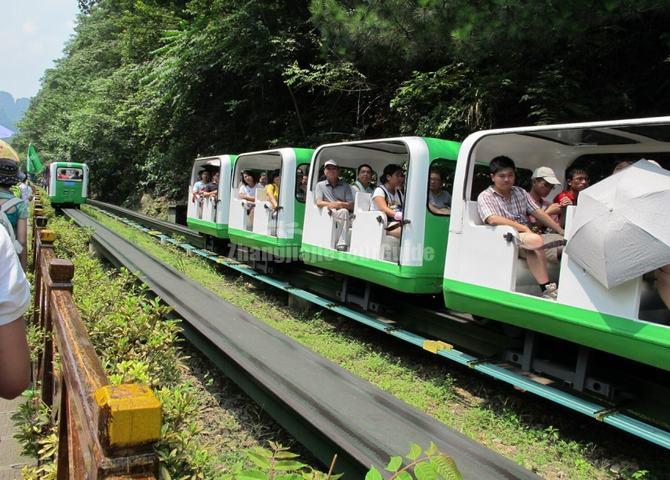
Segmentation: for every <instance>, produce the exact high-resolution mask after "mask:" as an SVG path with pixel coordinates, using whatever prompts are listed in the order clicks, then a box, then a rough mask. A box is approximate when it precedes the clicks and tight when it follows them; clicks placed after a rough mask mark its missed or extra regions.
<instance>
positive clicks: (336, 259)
mask: <svg viewBox="0 0 670 480" xmlns="http://www.w3.org/2000/svg"><path fill="white" fill-rule="evenodd" d="M459 147H460V144H459V143H457V142H451V141H447V140H439V139H434V138H421V137H398V138H388V139H380V140H367V141H357V142H345V143H335V144H329V145H322V146H320V147H319V148H318V149H317V150H316V152H315V154H314V158H313V160H312V165H311V168H310V178H309V188H308V191H307V201H306V204H305V229H304V233H303V243H302V250H301V251H302V257H303V261H304V262H305V263H307V264H310V265H314V266H317V267H321V268H324V269H327V270H333V271H336V272H339V273H342V274H344V275H347V276H350V277H353V278H357V279H361V280H365V281H367V282H370V283H373V284H377V285H382V286H385V287H388V288H391V289H394V290H398V291H401V292H406V293H440V292H441V288H442V287H441V284H442V276H443V268H444V258H445V257H444V255H445V254H444V252H445V251H446V247H447V235H446V232H447V231H448V229H449V216H447V215H437V214H434V213H432V211H430V210H429V209H428V207H427V205H428V178H429V170H430V169H431V167H435V168H437V167H438V166H439V167H440V169H441V170H442V171H445V170H447V171H448V170H451V172H453V170H454V169H455V166H456V163H455V162H456V158H457V155H458V151H459ZM330 159H332V160H335V161H336V162H337V163H338V165H339V167H340V169H341V170H345V169H350V172H352V175H355V172H356V169H357V168H358V167H359V166H360V165H361V164H368V165H370V166H371V167H372V169H373V170H374V171H375V172H377V175H379V176H381V172H382V171H383V169H384V167H386V166H387V165H389V164H398V165H402V166H404V167H405V168H406V172H407V176H406V182H405V185H406V190H405V204H404V208H403V216H404V220H403V223H404V225H403V227H402V228H403V229H402V233H401V237H400V239H398V238H395V237H393V236H391V235H388V233H387V232H386V223H387V218H386V215H385V214H383V213H382V212H378V211H371V209H370V205H371V202H372V199H371V195H370V194H369V193H362V192H358V193H356V194H355V199H354V211H353V216H352V217H353V219H352V221H351V229H350V231H349V234H348V239H349V242H348V243H349V248H348V251H338V250H336V249H335V242H336V239H335V236H334V232H335V223H334V222H335V220H334V218H333V216H332V215H331V214H330V212H329V211H328V209H327V208H319V207H317V206H316V201H315V197H314V191H315V188H316V184H317V182H318V181H319V175H318V173H319V172H320V171H321V170H322V168H323V165H324V163H325V162H326V161H327V160H330Z"/></svg>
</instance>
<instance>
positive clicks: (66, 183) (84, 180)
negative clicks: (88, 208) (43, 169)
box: [48, 162, 88, 207]
mask: <svg viewBox="0 0 670 480" xmlns="http://www.w3.org/2000/svg"><path fill="white" fill-rule="evenodd" d="M48 195H49V201H50V202H51V204H52V205H55V206H75V207H76V206H79V205H81V204H82V203H86V198H88V165H86V164H85V163H76V162H52V163H51V164H49V186H48Z"/></svg>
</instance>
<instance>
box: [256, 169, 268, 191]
mask: <svg viewBox="0 0 670 480" xmlns="http://www.w3.org/2000/svg"><path fill="white" fill-rule="evenodd" d="M258 183H260V184H261V186H262V187H263V188H265V187H266V185H267V184H268V174H267V173H265V172H263V173H261V176H260V177H259V178H258Z"/></svg>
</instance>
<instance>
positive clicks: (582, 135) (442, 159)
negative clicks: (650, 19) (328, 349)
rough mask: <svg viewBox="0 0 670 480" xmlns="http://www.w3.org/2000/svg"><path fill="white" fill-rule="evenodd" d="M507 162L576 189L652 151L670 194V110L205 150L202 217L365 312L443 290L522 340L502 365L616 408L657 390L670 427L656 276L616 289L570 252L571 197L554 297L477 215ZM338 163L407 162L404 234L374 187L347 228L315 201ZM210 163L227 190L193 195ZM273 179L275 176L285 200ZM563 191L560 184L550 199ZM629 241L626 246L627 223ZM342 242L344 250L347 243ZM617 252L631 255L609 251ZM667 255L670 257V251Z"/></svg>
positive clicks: (513, 241)
mask: <svg viewBox="0 0 670 480" xmlns="http://www.w3.org/2000/svg"><path fill="white" fill-rule="evenodd" d="M498 156H506V157H509V158H511V159H513V160H514V161H515V162H516V184H517V185H521V186H522V187H524V188H525V189H528V188H529V185H530V181H531V176H532V172H533V171H534V170H536V169H537V168H539V167H548V168H551V169H552V170H553V171H554V172H555V175H556V176H557V177H558V179H559V180H560V181H561V183H562V184H563V185H565V183H566V177H565V175H566V171H567V170H568V169H570V168H571V167H577V168H580V169H582V170H585V171H587V172H588V173H589V175H590V176H591V183H592V184H594V183H597V182H599V181H601V180H603V179H605V178H607V177H609V176H610V175H611V173H612V169H613V167H614V164H615V163H616V162H617V161H620V160H628V161H629V162H631V163H632V162H635V161H637V160H639V159H654V160H655V161H656V162H658V164H660V165H661V166H663V167H665V169H664V168H658V169H657V170H653V169H652V170H649V169H647V170H645V171H644V172H642V177H644V175H647V177H646V178H649V179H651V180H650V181H651V182H652V183H653V182H658V185H660V186H659V187H658V189H659V190H661V191H665V192H667V191H668V189H669V188H670V187H669V185H670V172H668V171H667V170H666V169H667V168H668V167H670V117H662V118H648V119H633V120H620V121H609V122H592V123H579V124H565V125H548V126H534V127H523V128H508V129H499V130H488V131H480V132H476V133H474V134H472V135H470V136H469V137H467V138H466V139H465V141H464V142H463V143H462V144H460V143H457V142H453V141H447V140H441V139H434V138H422V137H397V138H386V139H376V140H364V141H352V142H343V143H333V144H327V145H322V146H319V147H318V148H317V149H315V150H311V149H306V148H278V149H274V150H266V151H260V152H250V153H244V154H239V155H220V156H214V157H205V158H198V159H196V160H195V162H194V164H193V169H192V177H191V185H190V193H189V200H188V214H187V218H188V225H189V227H190V228H192V229H194V230H196V231H199V232H201V233H203V234H205V235H207V236H209V237H210V238H212V239H214V238H216V239H219V240H224V241H226V242H230V243H232V244H234V245H236V246H238V247H241V248H243V249H246V251H247V252H248V251H256V252H264V253H265V254H266V255H267V256H266V257H264V258H266V259H267V258H270V259H271V261H270V262H268V263H272V261H274V262H283V261H286V260H296V259H299V260H300V261H301V262H303V263H304V264H306V265H307V266H309V267H310V268H317V269H320V270H322V271H325V272H333V273H334V274H336V275H338V276H341V278H342V279H343V282H342V286H341V288H340V290H339V291H338V292H337V293H338V297H339V298H340V299H342V300H343V301H347V302H348V303H356V304H358V305H359V306H360V307H362V308H363V309H374V308H381V307H383V305H384V302H385V301H384V298H387V299H388V298H390V297H393V296H394V295H395V296H398V295H409V297H403V298H414V299H418V302H419V303H420V302H421V301H423V299H428V298H431V299H433V300H434V299H435V298H442V302H443V307H446V309H448V310H449V311H457V312H462V313H465V314H469V317H466V318H469V321H472V322H476V323H477V324H479V325H483V326H485V328H488V329H491V330H495V331H496V332H502V334H503V335H509V336H512V337H515V338H516V339H517V343H516V345H517V348H516V350H512V351H511V350H509V349H508V350H505V351H504V352H497V353H496V354H495V355H498V357H499V360H500V361H505V362H509V363H511V364H513V365H516V366H518V367H519V368H520V369H522V370H523V371H529V372H535V373H542V374H546V375H547V376H549V377H551V378H554V379H558V380H559V381H561V382H562V385H563V386H564V387H566V388H572V389H575V390H578V391H580V392H584V393H585V394H588V395H595V396H598V397H602V398H606V399H608V400H609V401H611V402H612V405H615V406H616V405H618V404H620V403H621V402H624V403H630V402H634V401H635V399H637V400H639V401H641V402H643V403H644V402H648V401H649V399H650V398H655V399H656V400H655V402H654V403H657V405H655V407H654V412H658V415H656V413H655V414H654V415H655V418H654V420H655V421H657V423H661V424H662V425H665V426H668V425H670V413H669V412H670V401H669V400H668V399H670V388H668V386H670V313H669V312H668V309H667V308H666V306H665V304H664V303H663V301H662V299H661V298H660V296H659V294H658V293H657V291H656V289H655V288H654V283H653V279H652V280H651V281H650V279H649V275H648V274H647V275H644V274H642V273H640V274H639V275H637V276H635V277H634V278H631V279H629V280H626V281H625V282H622V283H620V284H618V285H616V286H613V287H610V288H607V287H606V286H604V285H603V284H602V283H601V282H599V281H598V280H597V279H596V278H595V277H594V276H593V275H591V274H590V273H589V272H587V270H586V269H585V268H584V266H583V264H581V263H579V262H577V261H575V260H574V259H572V258H571V254H570V253H569V252H570V251H571V250H570V249H569V245H570V239H571V236H572V235H575V234H576V230H577V228H576V223H577V222H576V221H575V219H576V218H577V215H578V213H579V208H580V207H579V206H575V205H572V206H568V207H567V208H566V209H565V239H566V241H567V244H568V247H566V249H565V250H564V251H563V254H562V256H561V258H560V260H559V261H558V262H557V263H554V264H549V268H548V275H549V280H550V281H551V282H554V283H556V284H557V285H558V294H557V297H556V298H543V297H542V296H541V295H540V294H541V290H540V287H539V286H538V282H536V281H535V280H534V278H533V276H532V275H531V272H530V271H529V268H528V263H527V261H526V260H525V259H523V258H520V255H519V249H520V246H519V241H518V238H517V237H518V235H517V232H516V230H514V229H513V228H512V227H510V226H506V225H497V226H493V225H488V224H484V222H482V219H481V216H480V214H479V212H478V208H477V198H478V196H479V194H480V193H481V192H482V191H483V190H485V189H486V188H488V186H489V185H490V184H491V176H490V174H489V169H488V165H489V162H490V161H491V159H493V158H494V157H498ZM327 162H330V163H331V164H335V165H337V167H338V169H339V172H338V173H339V177H340V181H341V182H343V183H346V184H350V183H353V182H354V181H355V180H356V177H357V173H358V170H359V168H360V167H361V166H362V165H365V166H367V167H369V168H371V170H372V174H373V175H372V176H373V178H376V179H377V181H379V178H380V176H381V174H382V171H383V170H384V168H385V167H386V166H388V165H400V166H401V167H402V169H403V172H404V173H405V182H404V188H403V192H404V198H403V206H402V219H401V221H400V222H399V223H400V224H401V225H400V229H399V230H400V232H399V235H391V234H390V232H389V231H388V228H389V223H390V221H391V220H392V219H390V218H388V217H387V215H385V214H383V213H382V212H380V211H378V210H377V209H375V208H374V207H373V202H372V199H371V197H372V195H371V193H370V192H371V190H369V191H362V190H361V189H358V190H361V191H352V199H353V208H351V211H350V218H349V221H348V223H346V224H345V225H346V227H345V229H346V231H345V232H344V233H342V231H341V230H338V225H337V222H338V218H337V216H336V215H334V209H331V208H326V207H319V206H318V205H317V201H316V191H317V188H318V187H317V184H318V182H320V181H322V180H323V178H324V166H325V164H326V163H327ZM640 168H641V167H640ZM203 172H207V173H206V174H205V175H207V176H210V177H213V176H214V175H217V181H218V194H217V195H213V196H204V197H203V196H200V195H198V194H197V192H196V191H194V188H195V190H198V185H197V182H203V180H202V178H201V177H202V175H203ZM435 172H437V173H438V178H439V188H441V189H442V190H444V191H446V193H447V195H448V196H449V197H450V198H451V202H450V205H449V208H446V209H437V210H436V209H433V208H430V205H429V203H430V195H432V194H433V193H431V190H430V189H431V185H430V182H431V174H432V173H435ZM263 176H266V177H268V178H267V181H266V182H262V177H263ZM259 185H263V186H264V188H258V186H259ZM266 185H274V186H273V187H272V188H273V189H272V190H270V192H273V193H274V192H276V200H275V201H274V202H272V201H271V199H270V198H268V196H269V194H268V190H267V189H266V188H265V186H266ZM359 186H360V185H359ZM433 187H434V185H433ZM560 190H561V186H560V185H556V186H555V188H554V190H553V191H551V193H549V194H548V195H547V198H549V199H551V198H553V197H554V195H555V194H557V193H559V192H560ZM245 191H246V194H244V192H245ZM617 208H620V206H617ZM669 212H670V210H668V209H667V208H666V209H665V210H663V209H659V210H658V211H656V212H653V215H654V216H655V217H656V218H655V221H656V222H658V223H659V224H667V223H668V222H669V221H670V214H669ZM646 214H650V212H647V213H646ZM603 235H605V232H603ZM617 235H618V236H624V238H623V242H620V244H621V245H623V244H625V243H626V242H625V235H626V232H625V231H621V232H619V234H617ZM342 238H344V239H345V240H344V248H340V247H341V245H339V244H338V243H339V242H341V241H342ZM633 238H637V237H631V239H633ZM631 241H632V240H631ZM564 243H565V242H564ZM641 248H644V247H641ZM669 251H670V250H669ZM617 253H618V254H621V255H628V254H630V252H626V251H622V252H616V251H610V252H609V253H608V254H609V255H614V254H617ZM665 256H666V257H668V253H667V252H666V254H665ZM665 260H666V264H670V257H668V258H666V259H665ZM354 288H357V289H358V290H357V291H354ZM380 292H386V294H387V296H386V297H384V296H383V293H380ZM394 292H395V293H394ZM375 295H377V297H378V298H380V299H381V301H378V302H375V301H374V298H375ZM389 295H390V296H389ZM427 301H428V302H430V300H427ZM380 305H381V307H380ZM446 340H447V341H449V339H448V338H447V339H446ZM512 343H514V342H512Z"/></svg>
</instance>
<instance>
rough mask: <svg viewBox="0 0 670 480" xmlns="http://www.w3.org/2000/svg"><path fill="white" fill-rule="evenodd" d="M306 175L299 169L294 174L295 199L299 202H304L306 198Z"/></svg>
mask: <svg viewBox="0 0 670 480" xmlns="http://www.w3.org/2000/svg"><path fill="white" fill-rule="evenodd" d="M307 178H308V177H307V173H306V172H305V171H304V170H303V169H302V167H301V168H299V169H298V171H297V172H296V182H295V185H296V187H295V198H296V199H297V200H298V201H299V202H304V201H305V199H306V198H307Z"/></svg>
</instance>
